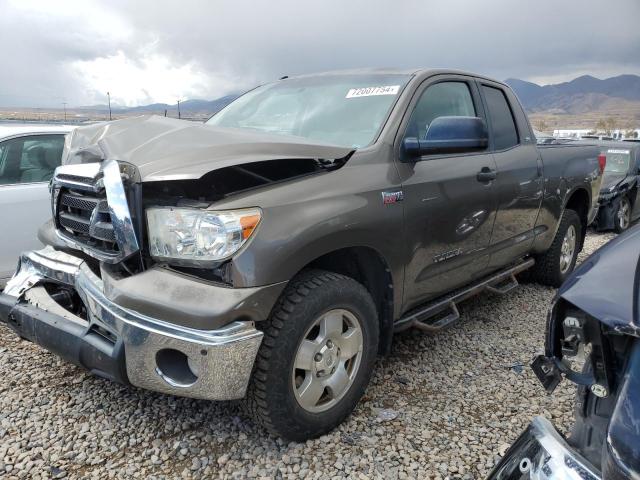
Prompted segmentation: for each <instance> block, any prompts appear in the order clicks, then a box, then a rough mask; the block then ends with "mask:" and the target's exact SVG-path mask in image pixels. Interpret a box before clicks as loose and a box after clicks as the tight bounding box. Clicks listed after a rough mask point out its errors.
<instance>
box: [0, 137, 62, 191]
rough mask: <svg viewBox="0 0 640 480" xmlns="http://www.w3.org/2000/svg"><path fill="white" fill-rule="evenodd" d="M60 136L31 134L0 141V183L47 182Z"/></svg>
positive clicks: (58, 157) (59, 155) (57, 161)
mask: <svg viewBox="0 0 640 480" xmlns="http://www.w3.org/2000/svg"><path fill="white" fill-rule="evenodd" d="M63 148H64V135H31V136H24V137H18V138H12V139H10V140H5V141H4V142H2V143H0V185H10V184H16V183H34V182H48V181H49V179H50V178H51V176H52V175H53V171H54V170H55V168H56V167H57V166H58V165H60V160H61V158H62V149H63Z"/></svg>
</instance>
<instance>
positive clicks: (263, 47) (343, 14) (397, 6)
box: [0, 0, 640, 107]
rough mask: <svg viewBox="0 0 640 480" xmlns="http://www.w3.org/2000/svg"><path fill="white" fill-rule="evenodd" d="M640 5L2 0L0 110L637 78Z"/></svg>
mask: <svg viewBox="0 0 640 480" xmlns="http://www.w3.org/2000/svg"><path fill="white" fill-rule="evenodd" d="M639 21H640V0H612V1H610V2H603V1H602V0H562V1H557V0H535V1H533V0H531V1H525V0H482V1H476V0H350V1H345V0H322V1H317V0H316V1H304V0H230V1H216V0H208V1H205V0H202V1H196V0H179V1H175V0H174V1H168V0H135V1H134V0H104V1H100V0H78V1H73V0H60V1H50V0H0V65H1V66H2V67H1V70H0V71H1V74H0V106H42V107H56V106H57V107H59V106H61V104H62V102H67V103H68V104H69V105H92V104H103V103H106V92H107V91H109V92H111V98H112V101H113V102H115V103H118V104H121V105H128V106H133V105H141V104H147V103H152V102H166V103H171V104H174V103H175V101H176V99H187V98H204V99H213V98H217V97H219V96H222V95H225V94H227V93H230V92H236V91H241V90H244V89H247V88H249V87H252V86H254V85H256V84H259V83H263V82H267V81H270V80H273V79H276V78H278V77H280V76H282V75H285V74H288V75H294V74H298V73H307V72H313V71H321V70H331V69H342V68H352V67H368V66H374V67H378V66H384V67H414V66H417V67H420V66H428V67H431V66H433V67H451V68H459V69H465V70H470V71H474V72H478V73H483V74H487V75H490V76H493V77H496V78H499V79H505V78H508V77H517V78H523V79H528V80H533V81H536V82H538V83H555V82H558V81H565V80H569V79H571V78H574V77H576V76H578V75H582V74H592V75H594V76H597V77H600V78H604V77H608V76H613V75H618V74H621V73H635V74H640V28H639V25H640V24H639V23H638V22H639Z"/></svg>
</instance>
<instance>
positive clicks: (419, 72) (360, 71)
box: [283, 68, 506, 85]
mask: <svg viewBox="0 0 640 480" xmlns="http://www.w3.org/2000/svg"><path fill="white" fill-rule="evenodd" d="M338 75H408V76H420V77H430V76H433V75H465V76H468V77H475V78H481V79H484V80H489V81H492V82H496V83H500V84H502V85H506V84H505V83H504V82H501V81H500V80H496V79H494V78H490V77H487V76H485V75H479V74H477V73H472V72H465V71H463V70H453V69H444V68H356V69H348V70H329V71H326V72H317V73H307V74H303V75H291V76H287V77H286V78H308V77H320V76H338ZM286 78H283V79H286Z"/></svg>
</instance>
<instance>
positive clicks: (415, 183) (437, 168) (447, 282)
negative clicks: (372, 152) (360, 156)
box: [396, 75, 497, 310]
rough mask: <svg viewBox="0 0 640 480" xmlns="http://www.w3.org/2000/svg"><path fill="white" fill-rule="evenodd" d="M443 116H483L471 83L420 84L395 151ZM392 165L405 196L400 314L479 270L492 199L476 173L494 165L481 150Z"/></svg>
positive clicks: (456, 79)
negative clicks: (404, 265) (401, 308)
mask: <svg viewBox="0 0 640 480" xmlns="http://www.w3.org/2000/svg"><path fill="white" fill-rule="evenodd" d="M442 116H472V117H475V116H477V117H483V116H484V111H483V107H482V102H481V101H480V98H479V94H478V91H477V86H476V84H475V82H474V80H473V79H472V78H470V77H466V76H462V75H460V76H457V75H455V76H454V75H452V76H449V75H446V76H437V77H432V78H430V79H427V80H425V82H423V84H422V85H421V86H420V87H419V88H418V89H417V91H416V93H415V94H414V96H413V99H412V101H411V104H410V105H409V108H408V110H407V114H406V117H405V120H404V121H403V124H402V125H401V127H400V130H399V132H398V137H397V139H398V140H397V142H396V143H397V146H399V145H400V144H401V143H402V141H403V139H404V138H405V137H407V138H418V139H424V138H425V134H426V132H427V130H428V128H429V125H430V124H431V122H432V121H433V120H434V119H436V118H438V117H442ZM397 168H398V172H399V174H400V177H401V181H402V190H403V193H404V215H405V218H404V225H405V232H404V236H405V238H406V242H407V245H406V248H407V254H406V258H407V260H406V267H405V282H404V308H405V310H406V309H410V308H413V307H414V306H417V305H419V304H421V303H424V302H425V301H428V300H430V299H431V298H434V297H437V296H439V295H441V294H442V293H445V292H448V291H450V290H451V289H453V288H456V287H459V286H461V285H464V284H467V283H470V282H471V281H473V279H474V278H475V277H478V276H480V275H481V274H482V273H483V270H484V269H485V268H486V266H487V264H488V262H489V254H488V251H487V250H488V247H489V242H490V240H491V229H492V227H493V222H494V218H495V213H496V208H497V202H496V199H495V193H494V187H493V183H494V181H493V180H486V179H484V178H483V177H482V176H481V175H480V176H479V175H478V174H479V173H481V172H484V173H487V172H488V173H491V172H495V163H494V160H493V155H492V154H491V152H490V151H489V149H488V148H487V149H486V150H481V151H474V152H466V153H451V154H429V155H424V156H422V157H421V158H419V159H416V161H411V162H401V161H398V162H397Z"/></svg>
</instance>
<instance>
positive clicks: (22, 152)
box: [0, 124, 73, 289]
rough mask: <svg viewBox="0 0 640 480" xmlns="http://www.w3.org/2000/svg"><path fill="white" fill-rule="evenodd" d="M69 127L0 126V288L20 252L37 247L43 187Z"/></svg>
mask: <svg viewBox="0 0 640 480" xmlns="http://www.w3.org/2000/svg"><path fill="white" fill-rule="evenodd" d="M72 129H73V127H70V126H63V125H28V124H21V125H0V289H2V287H3V286H4V284H5V283H6V282H7V280H9V278H11V276H12V275H13V272H14V270H15V268H16V265H17V264H18V257H19V255H20V253H21V252H23V251H26V250H32V249H34V248H39V246H40V242H39V241H38V237H37V232H38V228H39V227H40V226H41V225H42V224H43V223H45V222H46V221H47V220H48V219H50V218H51V205H50V197H49V189H48V183H49V180H50V179H51V176H52V175H53V171H54V170H55V168H56V167H57V166H58V165H60V160H61V158H62V150H63V147H64V138H65V135H66V134H67V133H69V132H70V131H71V130H72Z"/></svg>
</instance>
